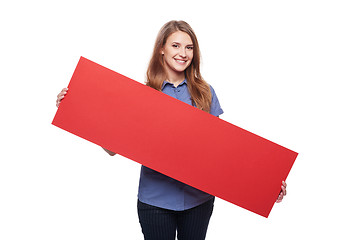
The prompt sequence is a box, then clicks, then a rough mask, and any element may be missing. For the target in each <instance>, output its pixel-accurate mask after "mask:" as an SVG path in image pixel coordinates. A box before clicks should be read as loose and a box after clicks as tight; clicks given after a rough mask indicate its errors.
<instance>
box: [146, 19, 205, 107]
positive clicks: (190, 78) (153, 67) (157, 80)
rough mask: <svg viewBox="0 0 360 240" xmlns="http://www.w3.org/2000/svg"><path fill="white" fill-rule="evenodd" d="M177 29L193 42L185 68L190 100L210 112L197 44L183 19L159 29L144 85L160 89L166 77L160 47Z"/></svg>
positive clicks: (193, 34)
mask: <svg viewBox="0 0 360 240" xmlns="http://www.w3.org/2000/svg"><path fill="white" fill-rule="evenodd" d="M177 31H182V32H185V33H187V34H188V35H189V36H190V38H191V40H192V42H193V59H192V62H191V64H190V65H189V67H187V69H186V70H185V77H186V79H187V86H188V90H189V93H190V96H191V101H192V103H193V105H194V106H196V107H197V108H199V109H201V110H204V111H206V112H210V105H211V91H210V86H209V84H207V83H206V82H205V80H204V79H203V78H202V76H201V74H200V49H199V44H198V41H197V38H196V35H195V33H194V31H193V30H192V28H191V27H190V25H189V24H188V23H186V22H185V21H170V22H168V23H166V24H165V25H164V26H163V27H162V28H161V29H160V31H159V33H158V35H157V38H156V41H155V46H154V51H153V54H152V57H151V59H150V63H149V66H148V69H147V72H146V77H147V80H146V85H147V86H150V87H152V88H154V89H156V90H158V91H161V87H162V84H163V82H164V81H165V79H166V78H167V76H166V72H165V68H164V62H163V57H162V56H163V55H162V54H161V49H162V48H163V47H164V45H165V43H166V40H167V39H168V37H169V36H170V35H171V34H172V33H174V32H177Z"/></svg>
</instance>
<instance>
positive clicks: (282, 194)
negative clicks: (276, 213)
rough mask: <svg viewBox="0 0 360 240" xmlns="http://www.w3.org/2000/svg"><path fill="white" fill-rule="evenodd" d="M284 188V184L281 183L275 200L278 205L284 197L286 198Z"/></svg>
mask: <svg viewBox="0 0 360 240" xmlns="http://www.w3.org/2000/svg"><path fill="white" fill-rule="evenodd" d="M286 186H287V184H286V182H285V181H282V186H281V191H280V194H279V196H278V198H277V199H276V202H277V203H280V202H281V201H282V200H283V198H284V196H286Z"/></svg>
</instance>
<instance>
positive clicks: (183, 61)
mask: <svg viewBox="0 0 360 240" xmlns="http://www.w3.org/2000/svg"><path fill="white" fill-rule="evenodd" d="M174 59H175V61H176V62H177V63H180V64H185V63H186V60H180V59H176V58H174Z"/></svg>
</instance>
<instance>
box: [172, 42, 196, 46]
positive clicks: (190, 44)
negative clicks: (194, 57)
mask: <svg viewBox="0 0 360 240" xmlns="http://www.w3.org/2000/svg"><path fill="white" fill-rule="evenodd" d="M172 43H173V44H174V43H175V44H179V45H181V43H179V42H172ZM193 45H194V44H192V43H189V44H186V45H185V46H193Z"/></svg>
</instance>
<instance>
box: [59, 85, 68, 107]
mask: <svg viewBox="0 0 360 240" xmlns="http://www.w3.org/2000/svg"><path fill="white" fill-rule="evenodd" d="M68 90H69V89H68V88H63V89H62V90H61V92H60V93H59V94H58V95H57V99H56V107H59V105H60V102H61V100H63V98H64V97H65V95H66V93H67V91H68Z"/></svg>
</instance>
